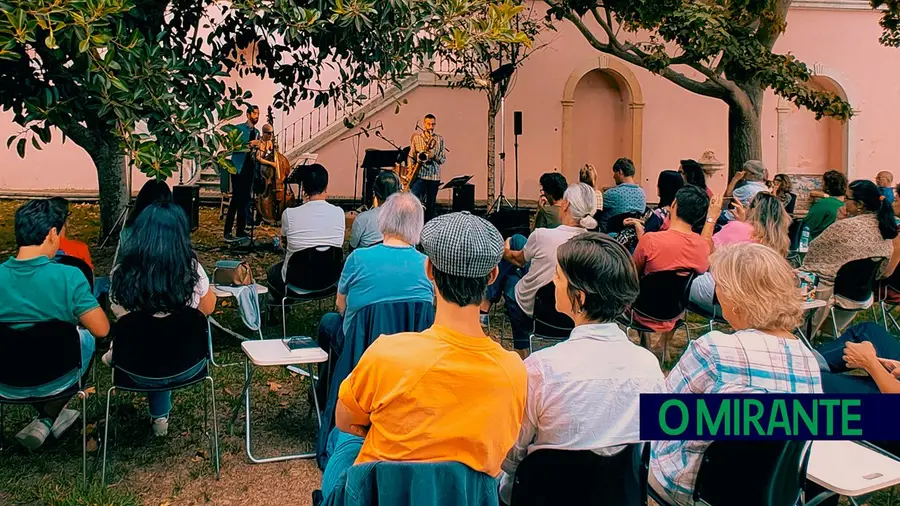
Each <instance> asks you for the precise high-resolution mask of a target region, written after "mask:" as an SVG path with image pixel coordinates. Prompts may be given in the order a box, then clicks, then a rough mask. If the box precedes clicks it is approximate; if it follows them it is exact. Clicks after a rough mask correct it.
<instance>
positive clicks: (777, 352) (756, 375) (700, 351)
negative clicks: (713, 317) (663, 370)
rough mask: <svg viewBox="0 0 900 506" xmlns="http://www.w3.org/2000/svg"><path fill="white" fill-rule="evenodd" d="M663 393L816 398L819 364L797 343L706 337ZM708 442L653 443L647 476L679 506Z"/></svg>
mask: <svg viewBox="0 0 900 506" xmlns="http://www.w3.org/2000/svg"><path fill="white" fill-rule="evenodd" d="M666 391H667V392H670V393H674V394H688V393H695V394H704V393H751V394H758V393H766V392H784V393H822V380H821V377H820V375H819V364H818V362H816V358H815V356H814V355H813V353H812V352H811V351H810V350H809V349H808V348H806V346H805V345H804V344H803V343H801V342H800V341H799V340H797V339H785V338H781V337H775V336H771V335H769V334H764V333H762V332H760V331H757V330H742V331H738V332H735V333H734V334H723V333H721V332H710V333H709V334H706V335H705V336H703V337H701V338H700V339H697V340H696V341H694V342H692V343H690V344H689V345H688V347H687V350H685V352H684V355H683V356H682V357H681V359H680V360H679V361H678V363H677V364H676V365H675V368H674V369H672V372H670V373H669V376H668V377H667V378H666ZM709 444H710V441H654V442H653V443H652V444H651V452H650V471H651V472H652V473H653V475H654V476H655V477H656V479H657V481H659V483H660V484H661V485H662V486H663V487H665V489H666V492H667V493H668V495H669V496H670V497H671V498H672V499H674V500H675V502H676V503H677V504H679V505H691V504H694V502H693V497H692V496H693V493H694V485H695V483H696V481H697V471H698V470H699V469H700V462H701V460H702V458H703V452H704V451H706V447H707V446H709Z"/></svg>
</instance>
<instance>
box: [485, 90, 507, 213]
mask: <svg viewBox="0 0 900 506" xmlns="http://www.w3.org/2000/svg"><path fill="white" fill-rule="evenodd" d="M505 183H506V96H505V94H504V95H503V96H501V97H500V193H498V194H497V198H495V199H494V202H493V203H491V205H490V206H489V207H488V213H495V212H497V211H499V210H501V209H502V208H503V204H504V203H505V204H506V207H509V208H512V204H510V203H509V200H508V199H507V198H506V195H504V194H503V187H504V186H505Z"/></svg>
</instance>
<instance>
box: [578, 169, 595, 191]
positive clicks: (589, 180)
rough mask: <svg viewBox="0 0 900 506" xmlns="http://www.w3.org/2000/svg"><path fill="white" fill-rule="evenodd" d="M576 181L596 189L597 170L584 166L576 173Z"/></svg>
mask: <svg viewBox="0 0 900 506" xmlns="http://www.w3.org/2000/svg"><path fill="white" fill-rule="evenodd" d="M578 181H579V182H581V183H584V184H586V185H590V186H591V188H594V189H597V169H595V168H594V166H593V165H591V164H589V163H586V164H584V167H582V168H581V171H579V172H578Z"/></svg>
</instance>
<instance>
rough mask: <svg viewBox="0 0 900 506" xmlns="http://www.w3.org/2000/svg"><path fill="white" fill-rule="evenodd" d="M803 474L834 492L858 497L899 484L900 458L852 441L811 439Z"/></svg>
mask: <svg viewBox="0 0 900 506" xmlns="http://www.w3.org/2000/svg"><path fill="white" fill-rule="evenodd" d="M806 477H807V478H808V479H810V480H811V481H813V482H814V483H817V484H819V485H821V486H823V487H825V488H827V489H828V490H831V491H833V492H834V493H835V494H839V495H842V496H845V497H850V498H852V497H858V496H861V495H864V494H868V493H871V492H875V491H877V490H881V489H884V488H888V487H892V486H894V485H897V484H900V461H897V460H895V459H892V458H890V457H888V456H886V455H884V454H882V453H880V452H878V451H875V450H873V449H872V448H869V447H867V446H865V445H863V444H859V443H856V442H854V441H814V442H813V444H812V449H811V450H810V455H809V465H808V467H807V469H806ZM826 498H827V497H826ZM854 504H855V503H854Z"/></svg>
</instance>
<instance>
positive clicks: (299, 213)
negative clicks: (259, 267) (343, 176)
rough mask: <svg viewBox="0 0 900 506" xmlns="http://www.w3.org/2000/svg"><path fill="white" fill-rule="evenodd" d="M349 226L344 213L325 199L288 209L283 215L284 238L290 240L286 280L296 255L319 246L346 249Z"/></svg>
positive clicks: (283, 275)
mask: <svg viewBox="0 0 900 506" xmlns="http://www.w3.org/2000/svg"><path fill="white" fill-rule="evenodd" d="M345 227H346V221H345V218H344V211H343V210H341V208H340V207H337V206H335V205H332V204H329V203H328V202H326V201H324V200H311V201H309V202H307V203H305V204H303V205H302V206H300V207H292V208H288V209H285V210H284V213H282V214H281V235H282V236H284V237H285V238H286V241H285V245H284V249H285V251H287V254H286V255H285V258H284V266H283V267H282V269H281V277H282V279H284V277H285V276H286V275H287V267H288V262H289V261H290V259H291V255H292V254H294V253H295V252H297V251H300V250H302V249H306V248H314V247H316V246H336V247H338V248H340V247H342V246H343V245H344V229H345Z"/></svg>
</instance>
